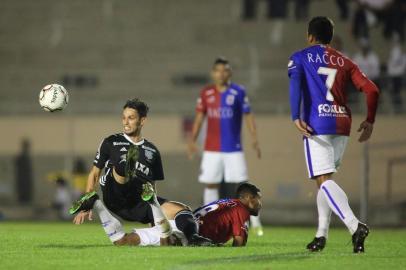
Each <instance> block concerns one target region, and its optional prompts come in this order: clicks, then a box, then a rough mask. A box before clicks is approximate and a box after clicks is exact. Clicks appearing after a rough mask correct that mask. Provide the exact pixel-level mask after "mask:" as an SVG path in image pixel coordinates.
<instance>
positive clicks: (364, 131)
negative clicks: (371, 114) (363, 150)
mask: <svg viewBox="0 0 406 270" xmlns="http://www.w3.org/2000/svg"><path fill="white" fill-rule="evenodd" d="M373 129H374V124H371V123H370V122H368V121H366V120H365V121H364V122H362V123H361V125H360V126H359V129H358V132H361V136H359V139H358V141H359V142H365V141H367V140H368V139H369V138H370V137H371V135H372V130H373Z"/></svg>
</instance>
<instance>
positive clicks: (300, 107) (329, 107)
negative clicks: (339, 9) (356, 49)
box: [288, 45, 376, 136]
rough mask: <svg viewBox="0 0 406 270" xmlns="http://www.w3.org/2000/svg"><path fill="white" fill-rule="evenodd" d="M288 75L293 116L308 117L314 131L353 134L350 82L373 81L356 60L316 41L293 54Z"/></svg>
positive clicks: (360, 86)
mask: <svg viewBox="0 0 406 270" xmlns="http://www.w3.org/2000/svg"><path fill="white" fill-rule="evenodd" d="M288 75H289V78H290V103H291V112H292V120H296V119H302V120H303V121H305V122H306V123H307V124H308V125H309V126H310V127H311V128H312V129H313V130H314V133H313V134H314V135H320V134H333V135H334V134H337V135H345V136H348V135H349V134H350V130H351V111H350V108H349V107H348V106H347V93H346V90H347V88H348V87H347V84H348V83H349V82H350V81H352V82H353V84H354V86H355V87H356V88H357V89H359V90H362V88H363V86H364V85H365V84H366V83H367V82H370V81H369V79H368V78H367V77H366V76H365V74H363V73H362V72H361V71H360V69H359V68H358V66H357V65H356V64H354V63H353V62H352V61H351V60H350V59H348V58H347V57H345V56H344V55H343V54H341V53H340V52H338V51H337V50H335V49H333V48H331V47H329V46H325V45H314V46H310V47H308V48H305V49H303V50H301V51H298V52H296V53H294V54H293V55H292V56H291V57H290V60H289V63H288ZM363 91H364V90H363ZM375 111H376V109H375ZM369 117H370V118H374V117H375V115H374V114H373V116H369ZM369 120H370V121H371V122H373V121H374V119H369Z"/></svg>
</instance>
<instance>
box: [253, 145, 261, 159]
mask: <svg viewBox="0 0 406 270" xmlns="http://www.w3.org/2000/svg"><path fill="white" fill-rule="evenodd" d="M252 148H254V150H255V152H256V153H257V158H258V159H261V148H260V147H259V142H258V141H254V142H253V143H252Z"/></svg>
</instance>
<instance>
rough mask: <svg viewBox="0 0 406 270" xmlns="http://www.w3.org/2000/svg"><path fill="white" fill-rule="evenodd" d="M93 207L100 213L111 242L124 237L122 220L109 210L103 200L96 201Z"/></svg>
mask: <svg viewBox="0 0 406 270" xmlns="http://www.w3.org/2000/svg"><path fill="white" fill-rule="evenodd" d="M93 209H94V210H96V212H97V214H98V215H99V218H100V221H101V223H102V226H103V229H104V231H105V232H106V234H107V236H108V237H109V238H110V241H111V242H113V243H114V242H115V241H118V240H120V239H121V238H123V237H124V235H125V233H124V229H123V226H122V225H121V222H120V221H119V220H118V219H116V218H115V217H114V216H113V215H112V214H111V213H110V212H109V210H108V209H107V207H106V206H105V205H104V204H103V202H102V201H101V200H97V201H96V202H95V203H94V206H93Z"/></svg>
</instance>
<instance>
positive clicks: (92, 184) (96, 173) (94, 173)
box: [86, 166, 102, 192]
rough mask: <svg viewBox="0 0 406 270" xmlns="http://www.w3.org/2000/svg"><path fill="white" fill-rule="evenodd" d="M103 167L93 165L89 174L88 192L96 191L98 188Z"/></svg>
mask: <svg viewBox="0 0 406 270" xmlns="http://www.w3.org/2000/svg"><path fill="white" fill-rule="evenodd" d="M101 171H102V169H100V168H98V167H96V166H93V167H92V169H91V170H90V172H89V175H88V176H87V184H86V192H91V191H95V190H96V188H97V182H98V180H99V178H100V175H101Z"/></svg>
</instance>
